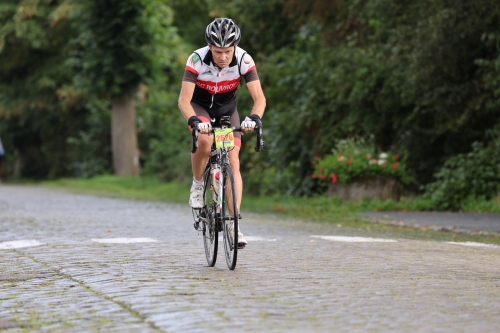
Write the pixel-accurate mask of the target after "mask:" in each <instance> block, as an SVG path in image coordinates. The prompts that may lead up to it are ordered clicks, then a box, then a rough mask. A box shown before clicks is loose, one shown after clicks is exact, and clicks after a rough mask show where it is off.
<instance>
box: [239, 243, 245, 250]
mask: <svg viewBox="0 0 500 333" xmlns="http://www.w3.org/2000/svg"><path fill="white" fill-rule="evenodd" d="M245 246H246V245H245V244H243V245H240V244H238V250H241V249H244V248H245Z"/></svg>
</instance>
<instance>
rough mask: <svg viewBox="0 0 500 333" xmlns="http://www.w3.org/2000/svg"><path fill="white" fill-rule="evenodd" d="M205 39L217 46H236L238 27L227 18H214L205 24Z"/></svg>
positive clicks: (238, 39) (238, 38)
mask: <svg viewBox="0 0 500 333" xmlns="http://www.w3.org/2000/svg"><path fill="white" fill-rule="evenodd" d="M205 39H206V41H207V43H208V44H211V45H214V46H217V47H229V46H236V45H238V43H239V42H240V39H241V32H240V28H238V26H237V25H236V24H235V23H234V22H233V20H231V19H228V18H216V19H215V20H213V22H212V23H210V24H209V25H208V26H207V29H206V30H205Z"/></svg>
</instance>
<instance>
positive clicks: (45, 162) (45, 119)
mask: <svg viewBox="0 0 500 333" xmlns="http://www.w3.org/2000/svg"><path fill="white" fill-rule="evenodd" d="M74 8H75V7H74V3H73V2H72V1H68V0H52V1H20V0H9V1H3V2H2V4H0V133H1V135H2V139H3V140H4V144H5V146H6V148H7V149H8V150H9V158H8V160H7V165H6V167H7V171H9V172H8V173H9V174H10V176H12V175H14V176H19V177H26V178H52V177H61V176H69V175H75V174H78V175H80V174H81V173H80V172H77V171H76V170H82V168H81V165H82V163H84V164H86V165H87V166H89V165H92V168H91V169H92V170H93V171H92V172H94V173H95V172H103V171H104V170H105V169H106V168H107V160H109V158H108V156H107V153H108V152H107V151H106V150H105V149H103V150H101V151H99V153H97V154H95V151H94V149H92V148H90V146H91V145H95V146H101V145H102V143H103V141H104V140H103V138H105V137H106V134H107V133H106V132H105V131H104V132H101V131H100V129H101V127H100V126H99V124H98V125H97V126H96V125H95V123H96V122H93V121H92V120H90V121H89V119H90V118H92V116H90V114H91V113H92V111H91V110H90V109H89V106H88V100H87V99H86V98H85V96H82V95H81V94H78V93H77V92H76V91H75V89H74V87H73V86H72V79H73V74H74V73H73V70H72V68H71V67H70V66H67V65H66V64H65V62H66V59H67V58H68V57H69V52H70V50H71V45H70V41H71V40H72V39H73V38H75V37H76V36H77V35H78V30H76V29H74V27H73V26H72V25H71V15H72V11H73V10H74ZM91 123H92V124H91ZM97 123H100V122H97ZM89 128H91V131H92V135H89V134H90V132H89ZM82 133H85V137H86V138H88V139H87V141H86V142H87V143H88V144H87V143H85V144H78V146H77V147H76V146H75V143H74V142H75V141H73V142H70V141H71V140H70V141H68V140H67V139H68V138H78V137H79V136H80V135H81V134H82ZM104 142H105V141H104ZM89 145H90V146H89ZM89 151H91V152H92V153H93V154H92V155H89ZM88 171H90V170H89V168H87V170H86V171H83V172H84V173H85V174H87V175H91V174H90V173H92V172H90V173H89V172H88Z"/></svg>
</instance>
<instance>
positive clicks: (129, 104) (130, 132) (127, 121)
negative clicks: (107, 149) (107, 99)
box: [111, 91, 140, 176]
mask: <svg viewBox="0 0 500 333" xmlns="http://www.w3.org/2000/svg"><path fill="white" fill-rule="evenodd" d="M134 93H135V91H134V92H130V93H128V94H125V95H123V96H122V97H121V98H118V99H116V100H113V101H112V103H111V148H112V150H113V168H114V170H115V174H116V175H118V176H130V175H134V176H139V172H140V166H139V149H138V147H137V129H136V123H135V101H134V95H135V94H134Z"/></svg>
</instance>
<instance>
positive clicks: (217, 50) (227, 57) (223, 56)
mask: <svg viewBox="0 0 500 333" xmlns="http://www.w3.org/2000/svg"><path fill="white" fill-rule="evenodd" d="M208 47H210V50H211V51H212V56H213V58H214V62H215V64H216V65H217V66H219V68H226V67H227V66H229V64H230V63H231V60H233V55H234V48H235V47H234V46H230V47H217V46H213V45H209V46H208Z"/></svg>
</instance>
